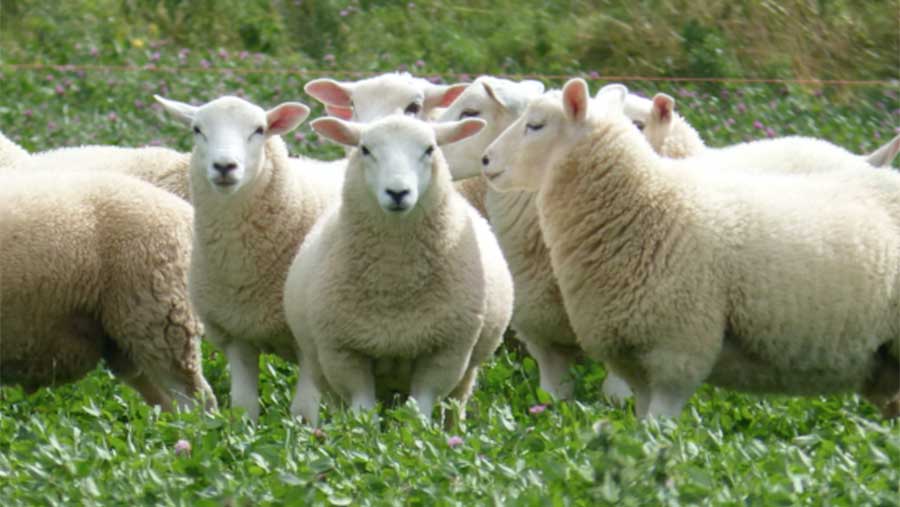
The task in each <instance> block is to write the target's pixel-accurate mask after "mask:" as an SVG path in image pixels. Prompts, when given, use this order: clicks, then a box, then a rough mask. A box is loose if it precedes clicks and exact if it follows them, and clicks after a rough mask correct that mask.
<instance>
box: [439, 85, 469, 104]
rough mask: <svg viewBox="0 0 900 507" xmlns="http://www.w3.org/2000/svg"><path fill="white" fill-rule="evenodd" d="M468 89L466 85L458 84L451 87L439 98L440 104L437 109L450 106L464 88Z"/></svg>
mask: <svg viewBox="0 0 900 507" xmlns="http://www.w3.org/2000/svg"><path fill="white" fill-rule="evenodd" d="M468 87H469V84H468V83H460V84H455V85H453V86H451V87H450V88H448V89H447V91H445V92H444V96H443V97H441V102H440V104H438V106H437V107H450V104H452V103H453V101H454V100H456V98H457V97H459V96H460V95H462V92H464V91H466V88H468Z"/></svg>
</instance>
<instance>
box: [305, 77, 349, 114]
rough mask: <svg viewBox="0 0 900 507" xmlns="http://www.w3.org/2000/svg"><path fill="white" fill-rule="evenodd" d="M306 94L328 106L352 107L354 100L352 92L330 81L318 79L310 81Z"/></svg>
mask: <svg viewBox="0 0 900 507" xmlns="http://www.w3.org/2000/svg"><path fill="white" fill-rule="evenodd" d="M304 90H306V93H308V94H310V95H312V96H313V97H315V98H316V99H318V100H319V101H321V102H324V103H326V104H333V105H335V106H343V107H350V106H351V101H352V99H351V98H350V90H347V89H346V88H345V87H344V86H342V85H340V84H339V83H337V82H336V81H332V80H330V79H317V80H315V81H310V82H309V83H307V84H306V86H305V87H304Z"/></svg>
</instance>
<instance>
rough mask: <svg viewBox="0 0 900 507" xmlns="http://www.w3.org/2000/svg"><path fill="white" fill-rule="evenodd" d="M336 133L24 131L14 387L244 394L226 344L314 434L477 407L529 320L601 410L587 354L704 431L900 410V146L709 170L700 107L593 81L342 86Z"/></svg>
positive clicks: (214, 109)
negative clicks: (699, 411) (507, 340)
mask: <svg viewBox="0 0 900 507" xmlns="http://www.w3.org/2000/svg"><path fill="white" fill-rule="evenodd" d="M305 89H306V91H307V93H309V94H310V95H312V96H313V97H315V98H316V99H318V100H320V101H321V102H323V103H324V104H325V105H326V111H327V112H328V114H329V115H330V116H328V117H323V118H319V119H316V120H314V121H313V122H312V127H313V129H314V130H316V132H318V133H319V135H321V136H323V137H325V138H328V139H330V140H332V141H334V142H337V143H340V144H342V145H344V146H346V147H347V149H348V157H347V158H345V159H342V160H336V161H329V162H326V161H320V160H315V159H310V158H304V157H291V156H290V155H289V154H288V152H287V149H286V146H285V143H284V142H283V140H282V139H281V135H282V134H285V133H287V132H290V131H291V130H293V129H295V128H296V127H297V126H298V125H300V124H301V123H302V122H303V121H304V120H305V119H306V117H307V115H308V114H309V109H308V108H307V107H306V106H304V105H303V104H300V103H295V102H288V103H284V104H281V105H279V106H277V107H275V108H273V109H270V110H268V111H265V110H263V109H262V108H260V107H258V106H256V105H254V104H251V103H249V102H247V101H246V100H243V99H240V98H236V97H221V98H218V99H216V100H213V101H211V102H209V103H207V104H204V105H201V106H194V105H190V104H187V103H182V102H176V101H173V100H168V99H164V98H162V97H156V99H157V100H158V101H159V102H160V103H161V104H162V105H163V107H164V108H165V110H166V111H168V112H169V113H170V114H171V115H172V116H173V117H174V118H176V119H178V120H180V121H182V122H183V123H185V124H186V125H188V126H189V128H190V130H191V131H192V134H193V137H194V149H193V151H192V153H179V152H176V151H173V150H169V149H166V148H120V147H114V146H82V147H73V148H63V149H58V150H53V151H48V152H43V153H34V154H30V153H28V152H26V151H24V150H23V149H22V148H21V147H19V146H17V145H16V144H15V143H13V142H11V141H10V140H9V139H7V138H6V137H4V136H2V135H0V305H2V312H0V382H2V383H3V384H19V385H22V386H23V387H24V388H25V389H26V390H27V391H29V392H30V391H33V390H36V389H38V388H41V387H44V386H52V385H57V384H60V383H65V382H71V381H74V380H77V379H78V378H80V377H82V376H84V375H85V374H86V373H87V372H89V371H90V370H92V369H94V368H95V367H96V366H97V364H98V362H99V361H100V359H103V360H105V362H106V364H107V365H108V366H109V368H110V369H111V370H112V372H113V373H114V374H115V375H116V376H117V377H119V378H121V379H122V380H123V381H125V382H126V383H127V384H128V385H130V386H132V387H133V388H134V389H136V390H137V391H138V392H139V393H140V394H141V395H142V396H143V398H144V399H145V400H146V401H147V402H148V403H150V404H158V405H161V406H162V407H163V408H164V409H174V408H177V407H184V408H189V407H191V406H193V405H194V404H195V403H198V402H199V403H202V404H203V405H204V406H205V407H207V408H209V409H214V408H215V407H216V406H217V403H216V398H215V396H214V394H213V392H212V390H211V389H210V387H209V385H208V384H207V382H206V380H205V379H204V377H203V373H202V364H201V355H200V347H199V340H200V339H201V337H205V338H206V339H208V340H209V341H210V342H211V343H213V344H214V345H215V346H217V347H218V348H219V349H221V350H222V351H223V352H224V354H225V356H226V357H227V360H228V365H229V369H230V372H231V403H232V405H234V406H238V407H241V408H243V409H244V410H246V412H247V414H248V415H249V416H250V417H251V418H253V419H256V418H257V417H258V416H259V400H258V377H259V354H260V353H274V354H277V355H279V356H280V357H282V358H284V359H286V360H288V361H290V362H292V363H295V364H299V366H300V369H299V376H298V382H297V387H296V392H295V396H294V400H293V403H292V405H291V412H292V413H293V414H295V415H300V416H302V417H303V418H304V419H305V420H307V421H308V422H309V423H310V424H313V425H316V424H318V418H319V409H320V405H321V403H322V402H323V401H326V400H329V401H330V403H335V404H339V405H349V406H350V407H351V408H352V409H354V410H370V409H373V408H374V407H375V406H376V404H377V403H378V402H379V401H389V400H391V399H392V398H393V397H394V396H395V395H396V394H398V393H399V394H401V395H407V396H409V398H410V399H412V400H413V401H414V404H415V405H416V406H417V407H418V409H419V410H420V412H421V414H422V415H423V416H424V417H426V418H430V417H431V414H432V412H433V408H434V407H435V405H436V404H437V403H439V402H440V401H441V400H442V399H445V398H448V397H449V398H451V399H455V400H457V401H458V402H459V405H460V407H461V408H462V411H461V413H460V414H459V415H460V417H465V403H466V401H467V399H468V398H469V397H470V395H471V393H472V391H473V388H474V386H475V383H476V379H477V375H478V370H479V367H480V366H481V365H482V364H484V363H485V362H486V361H488V360H489V359H490V358H491V356H492V355H493V353H494V352H495V350H496V349H497V347H498V346H499V345H500V342H501V338H502V336H503V334H504V331H505V330H506V328H507V327H511V328H512V329H513V330H515V332H516V336H517V337H518V338H519V339H520V340H522V341H523V342H524V343H525V345H526V347H527V350H528V352H529V353H530V354H531V355H533V356H534V358H535V360H536V361H537V363H538V366H539V369H540V386H541V388H542V389H544V390H545V391H547V392H548V393H550V394H551V395H553V396H554V397H556V398H558V399H567V398H571V397H572V394H573V385H572V380H571V378H570V377H569V375H568V372H569V369H570V366H571V365H572V363H573V361H574V360H575V359H576V358H577V357H578V356H579V355H581V354H582V353H586V354H587V355H588V356H589V357H592V358H594V359H597V360H599V361H602V362H603V364H604V365H605V366H606V367H607V370H608V371H609V372H610V373H609V375H608V377H607V380H606V382H605V384H604V386H603V390H604V393H605V394H606V395H608V396H609V397H610V398H611V399H613V400H620V399H622V398H624V397H627V396H630V395H632V394H633V396H634V397H635V408H636V412H637V414H638V416H640V417H648V416H650V417H657V416H677V415H678V414H679V413H680V412H681V410H682V409H683V407H684V405H685V403H686V402H687V400H688V399H689V398H690V396H691V395H692V394H693V393H694V391H695V390H696V389H697V387H698V386H699V385H700V384H702V383H704V382H708V383H711V384H714V385H718V386H722V387H726V388H729V389H737V390H742V391H750V392H759V393H782V394H789V395H816V394H824V393H835V392H856V393H860V394H861V395H863V396H864V397H865V398H866V399H867V400H868V401H870V402H871V403H872V404H874V405H875V406H876V407H877V408H878V409H879V410H880V411H881V413H882V414H883V415H884V416H885V417H896V416H897V415H900V173H898V172H896V171H892V170H889V169H887V168H886V167H889V166H890V164H891V162H892V161H893V159H894V157H895V156H896V154H897V153H898V151H900V136H898V137H896V138H894V139H893V140H892V141H891V142H889V143H887V144H886V145H884V146H883V147H882V148H880V149H879V150H877V151H876V152H874V153H872V154H870V155H857V154H853V153H850V152H848V151H846V150H844V149H843V148H840V147H838V146H835V145H833V144H830V143H828V142H826V141H822V140H817V139H811V138H801V137H791V138H783V139H773V140H765V141H756V142H751V143H744V144H740V145H735V146H730V147H725V148H707V147H706V146H705V145H704V143H703V141H702V139H701V138H700V136H699V135H698V133H697V132H696V131H695V130H694V129H693V128H692V127H691V126H690V125H689V124H688V123H687V122H685V120H684V119H683V118H682V117H681V116H680V115H678V113H676V112H675V111H674V106H675V104H674V100H673V99H672V98H671V97H669V96H667V95H664V94H657V95H656V96H655V97H654V98H653V99H652V100H649V99H645V98H641V97H638V96H636V95H633V94H630V93H628V90H627V89H626V88H625V87H624V86H622V85H608V86H605V87H604V88H602V89H601V90H600V91H599V92H598V93H597V94H596V95H595V96H593V97H592V96H590V94H589V92H588V86H587V84H586V83H585V82H584V81H583V80H581V79H573V80H570V81H569V82H568V83H566V85H565V86H564V87H563V89H562V90H551V91H545V90H544V86H543V85H542V84H541V83H539V82H536V81H522V82H513V81H509V80H505V79H498V78H493V77H488V76H483V77H480V78H478V79H476V80H475V81H474V83H472V84H456V85H436V84H433V83H430V82H429V81H427V80H424V79H421V78H417V77H413V76H411V75H409V74H385V75H381V76H378V77H374V78H370V79H365V80H361V81H357V82H338V81H334V80H330V79H317V80H315V81H312V82H310V83H308V84H307V85H306V87H305Z"/></svg>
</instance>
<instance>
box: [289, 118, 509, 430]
mask: <svg viewBox="0 0 900 507" xmlns="http://www.w3.org/2000/svg"><path fill="white" fill-rule="evenodd" d="M483 125H484V122H483V121H482V120H477V119H468V120H464V121H462V122H455V123H445V124H434V125H429V124H427V123H423V122H421V121H419V120H415V119H412V118H408V117H404V116H399V115H397V116H392V117H389V118H385V119H382V120H379V121H377V122H375V123H372V124H368V125H366V124H360V123H354V122H345V121H343V120H340V119H338V118H320V119H317V120H315V121H314V122H313V123H312V127H313V129H315V130H316V131H317V132H318V133H319V134H321V135H323V136H325V137H327V138H329V139H331V140H333V141H336V142H339V143H341V144H344V145H346V146H356V147H358V148H357V149H356V150H355V151H354V152H353V153H352V154H351V156H350V159H349V161H348V167H347V176H346V180H345V182H344V187H343V193H342V199H341V200H340V201H339V203H338V204H336V205H335V206H334V207H333V208H332V209H331V210H330V211H329V212H327V214H326V215H325V216H324V217H322V219H321V220H320V221H319V222H318V223H317V224H316V226H315V227H314V228H313V230H312V231H311V232H310V233H309V235H308V236H307V239H306V241H304V243H303V245H302V246H301V248H300V251H299V253H298V254H297V256H296V258H295V259H294V262H293V264H292V265H291V268H290V271H289V273H288V277H287V282H286V283H285V293H284V306H285V312H286V313H287V318H288V322H289V324H290V326H291V330H292V331H293V332H294V336H295V337H296V339H297V344H298V347H299V348H300V350H301V351H302V353H301V367H300V376H299V379H298V381H297V390H296V395H295V398H294V401H293V403H292V405H291V411H292V413H294V414H299V415H301V416H302V417H303V418H304V419H305V420H307V421H308V422H309V423H310V424H312V425H317V424H318V409H319V403H320V400H321V397H322V394H323V393H324V394H326V395H329V396H332V397H334V396H337V397H338V398H339V399H341V400H343V401H345V402H347V403H349V405H350V406H351V408H352V409H354V410H369V409H372V408H374V407H375V404H376V400H377V399H382V400H385V399H387V398H389V396H390V393H391V392H394V391H396V392H400V393H403V394H409V395H410V397H411V398H412V399H413V400H414V402H415V404H416V406H417V407H418V409H419V411H420V413H421V414H422V415H423V416H424V417H425V418H426V419H430V417H431V412H432V409H433V406H434V404H435V402H436V401H438V400H439V399H440V398H443V397H444V396H448V395H449V396H450V397H452V398H454V399H457V400H459V402H460V405H461V406H462V412H461V415H460V417H461V418H464V417H465V403H466V400H467V399H468V398H469V396H470V394H471V392H472V389H473V387H474V383H475V380H476V376H477V373H478V368H479V365H480V364H481V363H483V362H484V361H486V360H487V359H488V358H490V357H491V355H492V354H493V353H494V351H495V350H496V348H497V347H498V346H499V344H500V340H501V338H502V335H503V331H504V330H505V329H506V326H507V325H508V324H509V319H510V315H511V313H512V299H513V285H512V278H511V276H510V274H509V270H508V268H507V267H506V262H505V261H504V259H503V255H502V253H501V252H500V247H499V245H498V244H497V241H496V239H495V238H494V236H493V234H492V233H491V231H490V228H489V226H488V224H487V222H485V221H484V219H483V218H481V217H480V216H478V214H477V213H476V211H475V210H474V209H473V208H472V207H471V206H470V205H469V204H467V203H466V201H465V200H464V199H463V198H462V197H460V196H459V195H458V194H457V193H456V192H455V191H454V190H453V187H452V185H451V180H450V173H449V171H448V169H447V166H446V162H445V161H444V159H443V156H442V154H441V152H440V150H439V149H437V148H436V146H437V145H446V144H449V143H452V142H455V141H458V140H460V139H463V138H465V137H467V136H470V135H472V134H474V133H476V132H478V130H480V129H481V128H482V126H483Z"/></svg>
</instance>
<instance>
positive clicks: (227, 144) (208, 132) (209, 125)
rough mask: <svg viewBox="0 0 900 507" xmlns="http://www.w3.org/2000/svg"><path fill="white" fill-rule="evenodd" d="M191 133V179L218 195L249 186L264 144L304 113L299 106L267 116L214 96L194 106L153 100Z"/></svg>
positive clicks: (257, 171) (290, 127)
mask: <svg viewBox="0 0 900 507" xmlns="http://www.w3.org/2000/svg"><path fill="white" fill-rule="evenodd" d="M156 99H157V100H158V101H159V102H160V103H161V104H162V105H163V106H164V107H166V109H167V110H169V111H170V112H172V113H173V114H175V115H176V117H178V118H179V119H181V120H182V121H184V122H185V123H188V124H189V125H190V126H191V129H192V130H193V132H194V152H193V154H192V163H191V171H193V173H192V175H191V178H192V179H195V181H199V180H201V179H205V180H206V181H207V182H208V183H209V185H210V186H211V187H212V188H213V189H215V190H217V191H218V192H221V193H223V194H233V193H235V192H237V191H238V190H240V189H241V188H242V187H245V186H246V185H247V184H248V182H252V181H254V180H255V179H256V178H257V177H258V176H259V174H260V173H261V171H262V170H263V168H264V167H265V142H266V140H267V139H268V138H269V137H271V136H274V135H280V134H283V133H285V132H289V131H290V130H293V129H294V128H296V127H297V125H299V124H300V123H301V122H302V121H303V120H304V119H305V118H306V116H307V115H308V114H309V108H307V107H306V106H304V105H303V104H298V103H290V102H289V103H285V104H281V105H280V106H278V107H275V108H274V109H272V110H270V111H264V110H263V109H262V108H260V107H259V106H256V105H254V104H251V103H250V102H247V101H246V100H243V99H240V98H237V97H220V98H218V99H216V100H213V101H212V102H209V103H207V104H205V105H203V106H200V107H196V106H191V105H189V104H184V103H181V102H175V101H170V100H166V99H163V98H161V97H156Z"/></svg>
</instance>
